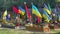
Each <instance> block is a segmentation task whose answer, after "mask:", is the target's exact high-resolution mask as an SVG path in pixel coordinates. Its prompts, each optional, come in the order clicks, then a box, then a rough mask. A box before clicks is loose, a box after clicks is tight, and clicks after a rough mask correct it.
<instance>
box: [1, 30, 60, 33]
mask: <svg viewBox="0 0 60 34" xmlns="http://www.w3.org/2000/svg"><path fill="white" fill-rule="evenodd" d="M51 31H52V32H56V33H55V34H60V30H59V31H54V30H53V29H52V30H51ZM0 34H40V33H37V32H34V33H26V30H16V29H0Z"/></svg>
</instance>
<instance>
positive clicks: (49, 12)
mask: <svg viewBox="0 0 60 34" xmlns="http://www.w3.org/2000/svg"><path fill="white" fill-rule="evenodd" d="M44 11H46V12H47V13H48V14H49V15H50V14H51V11H50V10H49V9H48V7H47V5H46V4H44Z"/></svg>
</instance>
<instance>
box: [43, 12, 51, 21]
mask: <svg viewBox="0 0 60 34" xmlns="http://www.w3.org/2000/svg"><path fill="white" fill-rule="evenodd" d="M43 18H44V19H45V21H47V22H49V21H50V20H51V17H50V16H49V15H48V14H47V13H46V12H45V11H43Z"/></svg>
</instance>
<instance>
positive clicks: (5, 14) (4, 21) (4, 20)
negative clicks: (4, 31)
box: [3, 10, 7, 24]
mask: <svg viewBox="0 0 60 34" xmlns="http://www.w3.org/2000/svg"><path fill="white" fill-rule="evenodd" d="M6 16H7V10H5V12H4V13H3V18H4V19H3V23H5V24H6V23H7V21H6V18H5V17H6Z"/></svg>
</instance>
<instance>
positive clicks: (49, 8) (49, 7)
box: [48, 4, 51, 12]
mask: <svg viewBox="0 0 60 34" xmlns="http://www.w3.org/2000/svg"><path fill="white" fill-rule="evenodd" d="M48 10H49V11H50V12H51V6H50V4H48Z"/></svg>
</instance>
